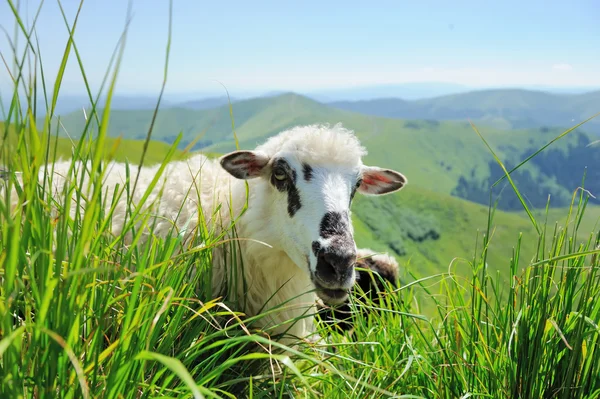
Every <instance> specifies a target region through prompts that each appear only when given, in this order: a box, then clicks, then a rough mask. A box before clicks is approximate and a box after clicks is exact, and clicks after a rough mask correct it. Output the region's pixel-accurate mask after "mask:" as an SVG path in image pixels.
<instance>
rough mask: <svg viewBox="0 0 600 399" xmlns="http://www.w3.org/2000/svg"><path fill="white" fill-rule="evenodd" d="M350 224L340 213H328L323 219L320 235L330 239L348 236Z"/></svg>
mask: <svg viewBox="0 0 600 399" xmlns="http://www.w3.org/2000/svg"><path fill="white" fill-rule="evenodd" d="M347 231H348V222H347V220H346V218H345V217H344V216H343V215H342V214H341V213H340V212H327V213H326V214H325V216H323V219H321V226H320V235H321V237H323V238H330V237H332V236H336V235H346V234H347Z"/></svg>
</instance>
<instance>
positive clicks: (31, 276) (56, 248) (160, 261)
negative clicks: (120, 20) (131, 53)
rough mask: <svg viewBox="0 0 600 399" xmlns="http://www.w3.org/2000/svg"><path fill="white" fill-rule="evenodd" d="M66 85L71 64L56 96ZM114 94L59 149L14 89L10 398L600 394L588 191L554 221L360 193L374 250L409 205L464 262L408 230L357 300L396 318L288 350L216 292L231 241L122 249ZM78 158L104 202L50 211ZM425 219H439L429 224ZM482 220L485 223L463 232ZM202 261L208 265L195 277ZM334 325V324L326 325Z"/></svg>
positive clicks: (1, 384) (1, 372) (2, 364)
mask: <svg viewBox="0 0 600 399" xmlns="http://www.w3.org/2000/svg"><path fill="white" fill-rule="evenodd" d="M10 4H12V3H10ZM15 18H16V19H18V13H17V14H16V15H15ZM70 26H71V25H70ZM21 29H22V30H23V31H24V32H23V33H27V36H29V35H28V33H29V31H28V30H26V29H25V28H24V27H23V28H21ZM30 37H31V38H32V39H31V40H32V46H31V47H29V48H26V49H25V50H24V52H25V54H15V55H14V57H15V58H16V59H17V60H22V59H25V58H26V57H25V56H26V55H28V54H29V53H30V52H34V51H35V50H34V49H36V42H35V38H34V36H30ZM69 50H71V51H72V52H69ZM75 50H76V46H75V44H74V43H73V42H70V45H69V46H67V51H66V53H65V57H67V56H71V57H75V56H77V53H76V52H75ZM117 50H118V51H117V52H116V54H122V52H121V51H120V50H121V49H120V48H118V49H117ZM73 54H75V55H73ZM167 56H168V51H167ZM167 58H168V57H167ZM11 59H12V57H11ZM119 60H120V56H116V62H117V64H115V65H113V66H112V67H111V69H110V71H109V72H110V73H108V74H107V76H108V77H107V80H106V87H107V89H106V90H107V94H108V101H110V98H111V95H112V92H113V89H114V82H115V79H116V76H117V75H116V69H115V68H116V65H118V62H119ZM19 65H20V64H19ZM23 65H26V64H25V63H23V64H22V65H20V66H17V67H16V68H15V69H16V71H15V72H17V73H13V76H20V78H18V80H17V81H15V86H18V87H26V88H28V89H30V91H29V93H38V95H41V93H40V91H41V90H42V89H40V88H39V87H38V86H37V85H36V82H34V81H31V80H28V79H29V78H28V77H30V76H32V75H31V74H29V73H26V72H28V71H27V70H26V68H25V67H24V66H23ZM37 67H38V68H40V67H41V65H37ZM42 71H43V69H42ZM19 72H23V73H22V74H20V73H19ZM81 72H82V74H84V70H83V69H82V71H81ZM15 79H16V78H15ZM60 81H61V76H60V73H59V76H58V77H57V78H56V81H55V82H56V86H55V87H56V88H57V89H56V90H55V91H53V92H52V94H51V95H49V101H48V104H50V105H49V108H51V104H52V103H53V102H55V100H56V97H57V96H58V95H59V92H58V88H59V87H60ZM30 95H31V94H30ZM32 103H34V102H33V101H32ZM98 105H100V104H98ZM102 106H103V109H104V113H103V114H101V115H98V120H99V121H100V122H99V123H98V131H97V132H93V133H94V137H95V139H94V140H88V139H85V140H81V141H78V142H76V143H75V145H76V146H75V147H74V148H68V149H67V150H65V151H63V150H59V151H57V150H53V149H52V148H51V144H52V145H54V144H56V145H57V146H58V145H59V143H60V141H54V140H51V139H48V135H49V131H50V124H48V123H39V124H36V123H35V121H36V120H37V118H36V115H35V114H34V112H33V110H31V109H29V108H28V107H27V105H26V104H24V103H17V102H16V101H13V102H12V104H11V108H10V110H9V111H8V114H10V115H11V116H10V118H9V120H8V121H7V122H6V124H4V125H3V126H1V127H0V128H1V129H2V130H0V135H1V136H2V137H4V139H3V141H2V144H1V145H0V151H1V154H2V158H3V160H4V161H5V164H6V165H8V166H9V168H10V169H11V170H18V171H20V172H21V173H22V174H21V175H20V177H21V178H22V181H23V185H22V187H21V190H20V194H19V206H18V207H17V208H15V209H13V208H11V207H9V206H8V202H7V198H6V196H5V194H6V192H4V194H3V195H2V196H0V397H2V398H4V397H7V398H21V397H23V398H57V397H60V398H79V397H84V398H87V397H94V398H96V397H98V398H159V397H160V398H175V397H177V398H201V397H224V398H226V397H250V398H281V397H324V398H348V397H351V398H355V397H356V398H382V397H397V398H398V397H400V398H401V397H406V398H415V397H417V398H468V397H487V398H575V399H578V398H599V397H600V354H599V350H600V343H599V338H600V329H599V327H598V325H599V324H600V301H598V300H597V298H598V296H599V294H600V281H599V268H600V260H599V257H598V254H599V253H600V247H599V246H600V235H599V233H600V232H599V231H598V228H597V226H595V227H594V226H592V225H589V224H585V225H584V223H589V222H588V221H589V220H590V218H589V216H588V213H587V212H588V211H591V213H592V215H593V217H595V218H597V215H598V214H597V209H587V208H586V207H585V204H586V202H585V201H586V198H585V197H584V196H580V197H576V198H575V201H574V206H573V207H572V208H569V209H567V210H561V211H562V214H558V213H553V214H552V215H551V217H549V218H548V220H549V223H545V222H544V218H545V216H544V215H540V214H539V213H538V212H535V213H534V215H533V216H534V217H535V218H536V221H537V226H538V228H539V232H538V231H537V230H536V229H534V228H533V224H526V221H527V219H526V218H523V217H522V216H520V215H518V214H505V213H501V212H496V213H494V212H492V210H490V209H487V208H485V207H481V206H476V207H473V206H471V205H469V204H468V203H467V202H465V201H461V200H458V199H453V198H451V197H447V198H444V201H443V202H444V203H440V202H438V201H439V200H438V199H437V198H439V197H437V196H436V195H434V194H432V192H431V191H427V190H424V189H422V188H421V189H420V188H418V187H416V188H414V189H410V188H408V187H407V189H406V192H405V193H404V197H402V196H401V195H399V196H398V197H397V198H396V197H394V198H392V197H390V199H388V200H386V201H384V202H383V203H381V204H380V207H379V208H377V209H373V208H369V205H368V204H369V201H368V200H367V199H363V200H362V201H361V200H359V201H358V202H357V205H358V207H357V210H356V212H355V218H356V225H357V236H358V237H359V239H360V240H361V242H363V243H364V244H365V245H366V244H367V243H368V244H369V245H372V246H377V245H383V244H381V240H382V235H381V234H383V233H385V231H383V232H381V231H377V230H374V229H372V228H370V227H367V224H368V223H369V222H372V220H369V217H368V216H369V211H370V210H373V211H374V213H373V215H374V216H373V217H374V218H375V219H374V220H375V221H377V220H378V219H379V218H382V217H385V216H386V215H389V214H386V213H385V212H387V211H391V212H398V213H397V214H396V213H392V215H393V216H394V217H398V218H400V217H402V218H407V219H408V220H409V221H411V223H408V224H403V223H404V222H403V221H402V220H398V225H399V229H400V231H402V232H403V234H408V233H410V234H412V235H416V236H419V235H423V234H425V233H427V231H423V230H420V229H418V227H419V226H422V225H424V226H427V228H429V229H431V230H434V231H439V232H441V234H442V235H441V236H440V238H439V240H437V242H433V241H432V242H428V241H427V240H425V241H423V243H425V244H424V245H431V246H430V247H429V248H431V249H433V248H434V246H435V247H436V248H437V247H438V246H441V247H442V248H443V251H442V252H440V253H439V254H436V255H435V256H438V257H439V259H438V261H439V262H448V266H449V267H448V268H447V270H445V271H444V272H443V273H440V272H438V273H435V275H429V272H428V269H426V268H424V267H423V268H421V267H420V263H421V260H422V259H424V258H426V257H427V256H430V255H428V251H427V250H426V249H427V247H423V249H420V248H419V249H418V250H415V247H411V245H412V244H411V243H410V242H408V243H405V244H406V250H407V254H410V255H409V257H411V255H412V257H411V260H410V263H409V265H410V267H411V268H412V267H414V269H410V270H408V272H410V273H411V274H413V275H414V277H413V278H408V277H407V276H404V281H403V282H402V284H401V286H399V287H396V288H395V289H394V290H390V292H389V293H388V294H387V295H385V296H384V297H383V298H382V300H381V301H377V302H376V303H366V304H363V303H361V301H360V299H359V298H356V299H355V302H353V306H355V307H358V306H370V307H376V308H379V309H381V310H382V312H381V313H380V314H378V313H372V314H371V315H370V316H369V317H364V316H362V315H360V313H358V314H357V316H356V320H355V325H356V330H355V334H354V335H353V336H347V335H341V334H338V333H336V332H331V334H330V335H329V336H328V338H327V340H326V342H325V343H323V344H313V345H310V344H304V343H300V344H299V346H298V348H297V349H296V350H291V349H290V350H289V351H287V352H281V351H276V349H284V348H280V347H279V346H278V345H277V344H276V343H275V342H271V341H270V340H269V339H268V336H267V334H266V332H264V331H259V330H256V329H255V328H254V327H253V326H252V320H247V319H246V320H244V319H242V318H240V315H238V314H236V313H235V312H232V311H231V310H229V309H228V308H227V306H226V305H227V304H228V302H227V298H223V299H213V298H210V297H209V296H207V295H206V294H205V293H206V292H208V291H209V290H208V288H209V287H208V286H207V285H208V283H207V279H206V278H204V277H205V274H204V273H207V272H208V271H209V270H210V265H211V257H210V253H209V251H208V250H207V248H208V247H210V245H213V244H216V241H217V240H218V237H214V236H212V235H211V234H210V233H208V232H207V231H206V230H204V229H202V228H201V229H200V230H199V235H200V236H199V237H198V239H199V240H201V241H203V242H204V244H205V247H204V249H202V248H201V249H200V250H196V251H189V250H188V249H186V248H181V249H182V250H183V251H184V252H183V253H182V254H181V255H179V256H175V257H174V256H173V253H174V251H175V249H177V248H179V245H180V241H179V240H180V237H178V236H176V235H174V236H171V237H169V238H168V239H166V240H158V239H156V238H152V239H150V240H149V242H148V243H147V244H145V245H134V246H132V247H131V249H130V250H123V249H120V245H119V244H120V243H122V239H123V235H124V234H125V233H126V232H127V231H130V232H132V233H133V234H134V235H135V234H136V231H134V230H133V229H132V228H130V229H127V230H125V231H124V232H123V233H122V234H121V235H120V236H118V237H111V236H110V235H109V234H107V231H108V229H109V227H110V214H107V213H105V212H104V211H103V209H104V208H103V206H102V201H103V193H102V190H101V187H100V185H99V184H97V183H98V182H99V181H100V180H101V179H102V175H103V173H104V172H103V170H102V168H99V167H100V166H101V165H102V160H108V159H113V158H115V157H116V156H117V155H116V154H117V153H118V152H115V151H113V146H112V143H111V141H110V139H109V138H108V137H107V127H108V126H107V122H108V120H109V116H110V115H109V111H110V104H102ZM233 113H234V116H235V108H234V109H233ZM92 117H93V118H95V116H94V115H92ZM84 130H85V129H84ZM84 133H85V134H84V135H83V137H87V136H86V135H88V134H91V133H92V132H91V131H86V132H84ZM149 133H150V132H148V135H147V136H146V137H147V141H145V142H140V145H139V146H137V148H139V147H141V150H140V151H141V153H135V154H131V156H129V155H130V154H129V152H128V151H130V150H128V151H126V152H124V153H123V155H124V156H126V158H127V159H129V161H130V162H131V163H132V164H133V163H134V162H135V160H136V159H144V163H145V162H147V161H149V160H151V159H152V158H151V157H152V156H153V155H152V154H151V153H150V152H151V151H152V148H153V147H152V145H151V144H150V142H151V138H152V135H151V134H149ZM11 135H12V137H15V138H16V137H20V139H9V136H11ZM483 135H484V137H485V138H486V139H488V137H487V135H486V133H485V132H484V133H483ZM472 136H473V137H475V138H476V137H477V136H476V134H475V132H472ZM469 140H471V139H470V138H469ZM489 141H490V142H492V143H493V140H492V139H490V140H489ZM449 142H450V140H449ZM146 144H147V146H146ZM366 144H367V146H369V143H368V141H367V143H366ZM382 144H383V142H382ZM492 146H493V145H492ZM157 148H163V149H164V153H162V154H160V156H158V154H156V156H157V158H156V161H160V163H163V164H164V163H165V162H168V161H169V160H171V159H173V158H174V157H176V156H179V155H178V153H177V151H176V150H175V148H174V147H170V148H164V147H157ZM61 153H67V154H69V153H73V154H74V159H83V160H86V159H87V160H90V161H91V162H93V163H94V165H95V166H96V167H95V168H94V173H93V181H94V182H95V184H93V185H92V186H90V187H76V186H77V182H73V183H72V185H73V186H71V187H69V188H70V189H72V190H71V191H69V190H67V191H66V192H64V193H63V196H64V198H67V197H69V198H70V197H71V196H74V197H75V198H76V199H77V200H78V201H82V200H83V199H84V198H85V200H86V201H87V206H86V211H85V212H83V213H82V214H81V215H78V216H76V217H75V218H70V217H69V216H68V212H58V213H53V212H51V205H52V204H51V203H50V198H49V197H48V196H47V195H46V194H44V191H43V190H42V189H41V188H42V186H48V185H51V181H44V182H43V183H41V184H40V183H38V182H37V180H36V179H32V178H31V176H35V175H36V173H37V170H38V169H39V167H40V165H41V164H42V163H44V162H47V161H51V160H52V159H53V158H54V157H53V156H49V155H50V154H52V155H59V154H61ZM455 156H456V157H460V153H459V154H457V155H455ZM124 159H125V158H124ZM132 166H133V165H132ZM415 167H417V168H418V164H417V166H415ZM131 171H132V175H131V179H130V181H129V184H133V181H134V180H135V168H133V167H132V169H131ZM407 174H408V173H407ZM408 175H409V176H410V174H408ZM15 177H16V176H15V175H14V174H11V175H10V176H9V179H8V182H7V184H8V185H9V186H12V185H15V184H16V183H17V181H16V179H15ZM418 178H419V177H416V178H415V177H413V179H415V180H416V179H418ZM514 189H515V190H518V188H517V187H514ZM578 194H581V192H579V193H578ZM401 198H405V199H406V204H407V206H405V207H402V206H401V205H404V203H403V200H402V199H401ZM395 202H398V203H395ZM361 207H364V208H362V209H363V212H361ZM423 209H428V210H431V212H430V213H429V215H431V218H429V219H427V218H425V219H420V217H424V216H422V215H421V213H422V212H421V213H419V211H422V210H423ZM59 210H60V207H59ZM378 212H380V213H378ZM381 212H383V213H381ZM552 212H559V211H558V210H557V211H555V210H552ZM142 216H143V215H142V214H140V215H139V217H142ZM388 217H389V216H388ZM419 220H421V221H422V222H423V223H424V224H419V223H414V222H415V221H419ZM552 220H559V224H558V225H556V226H555V225H554V223H553V222H552ZM524 221H525V222H524ZM561 221H562V222H561ZM565 221H569V222H570V223H566V222H565ZM472 225H475V226H477V227H480V230H481V231H480V232H479V233H478V232H477V231H476V229H473V230H472V231H463V230H465V229H467V228H469V229H471V228H472ZM562 226H568V228H567V229H565V228H563V227H562ZM590 226H591V227H590ZM200 227H203V226H200ZM494 228H495V231H494ZM590 229H593V230H590ZM518 232H522V235H519V234H518ZM483 233H485V234H483ZM502 235H505V237H504V238H502V240H501V241H502V242H503V244H502V245H498V244H497V243H496V242H495V240H496V239H497V238H498V237H502ZM511 238H512V240H513V241H512V244H507V242H508V240H509V239H511ZM453 240H461V241H462V240H464V241H467V240H468V241H470V243H462V242H461V244H460V245H461V246H463V247H461V250H460V251H458V253H456V254H455V255H453V254H452V253H451V251H452V248H453V245H452V241H453ZM488 244H489V245H488ZM385 245H386V246H387V244H385ZM398 245H399V244H398ZM469 248H471V249H472V250H471V251H470V250H469ZM508 251H510V252H511V253H510V256H507V254H506V252H508ZM415 252H416V253H415ZM453 256H455V257H459V258H464V259H465V261H462V262H460V264H461V265H462V266H460V267H459V266H458V265H456V267H454V266H452V267H450V263H449V258H450V257H453ZM450 261H451V259H450ZM192 267H197V268H198V270H199V271H200V273H198V274H196V275H195V276H194V277H188V275H187V272H189V271H190V270H191V268H192ZM496 270H497V272H496ZM390 288H392V287H390ZM421 300H426V301H428V302H429V303H433V305H432V306H433V307H432V309H433V310H434V311H435V312H434V314H433V315H427V316H426V315H424V314H423V312H421V310H420V306H418V304H417V303H415V301H421ZM325 328H326V327H325V326H322V325H321V326H320V330H321V332H322V333H324V335H325V333H326V331H325Z"/></svg>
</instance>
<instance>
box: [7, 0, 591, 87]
mask: <svg viewBox="0 0 600 399" xmlns="http://www.w3.org/2000/svg"><path fill="white" fill-rule="evenodd" d="M12 1H13V2H15V3H17V0H12ZM38 4H39V0H21V14H22V15H23V16H24V17H25V20H26V21H31V20H32V18H33V15H34V12H35V9H36V7H37V6H38ZM62 4H63V7H64V8H65V11H66V13H67V17H68V19H69V21H70V22H71V23H72V21H73V18H74V16H75V12H76V9H77V7H78V5H79V1H78V0H62ZM127 4H128V3H127V0H86V1H85V2H84V4H83V8H82V12H81V16H80V20H79V22H78V26H77V29H76V33H75V40H76V43H77V45H78V48H79V51H80V53H81V56H82V58H83V62H84V67H85V69H86V73H87V74H88V78H89V80H90V81H91V82H92V84H93V87H94V88H97V87H98V85H99V83H100V81H101V79H102V77H103V76H104V73H105V71H106V68H107V66H108V62H109V60H110V56H111V53H112V51H113V50H114V47H115V46H116V44H117V41H118V38H119V36H120V34H121V32H122V30H123V27H124V23H125V17H126V10H127ZM173 7H174V8H173V25H174V26H173V36H172V40H173V42H172V48H171V59H170V64H169V75H168V86H167V87H168V90H169V91H170V92H215V91H216V92H218V91H220V90H222V89H221V86H220V85H219V84H218V83H217V82H216V81H220V82H222V83H223V84H225V85H226V86H227V87H228V88H230V89H232V90H264V91H269V90H319V89H324V88H334V87H348V86H361V85H374V84H389V83H405V82H431V81H435V82H452V83H460V84H465V85H469V86H474V87H489V86H494V87H498V86H520V85H551V86H596V87H597V86H600V73H598V72H599V71H600V22H598V21H600V2H598V1H597V0H581V1H578V0H573V1H571V0H569V1H567V0H563V1H537V0H535V1H534V0H529V1H526V2H521V1H514V0H509V1H502V2H491V1H481V0H477V1H471V0H469V1H466V0H465V1H460V0H455V1H441V0H440V1H421V2H416V1H377V2H365V1H360V2H359V1H348V0H346V1H327V2H325V1H323V2H321V1H312V0H309V1H302V2H283V1H233V0H228V1H226V2H225V1H224V2H221V3H218V2H216V1H211V2H207V1H200V0H174V6H173ZM132 9H133V20H132V23H131V25H130V28H129V34H128V37H127V43H126V48H125V56H124V59H123V63H122V67H121V71H120V74H119V82H118V87H119V91H120V92H127V93H138V94H145V93H152V94H154V93H157V92H158V90H159V88H160V84H161V81H162V75H163V68H164V61H165V48H166V41H167V27H168V9H169V1H168V0H134V1H133V2H132ZM0 25H1V26H2V27H3V28H4V29H6V30H7V31H8V32H9V34H10V35H11V36H12V35H13V33H12V32H13V31H14V17H13V15H12V12H11V11H10V8H9V6H8V4H7V3H6V2H5V1H3V3H2V4H0ZM37 34H38V38H39V41H40V47H41V56H42V61H43V64H44V67H45V68H46V72H47V73H48V74H49V75H50V76H51V77H54V76H55V74H56V71H57V69H58V66H59V64H60V60H61V57H62V53H63V50H64V46H65V43H66V39H67V31H66V27H65V25H64V22H63V20H62V17H61V15H60V12H59V8H58V5H57V2H56V1H55V0H46V1H45V3H44V5H43V8H42V13H41V14H40V17H39V20H38V23H37ZM21 43H22V40H21ZM19 48H20V49H21V50H20V51H22V48H23V46H22V45H21V46H19ZM0 51H1V52H2V55H3V56H4V58H7V59H10V58H11V57H12V55H11V53H12V51H11V49H10V46H9V45H8V42H7V40H6V38H4V37H2V38H0ZM0 66H2V64H0ZM81 82H82V79H81V74H80V73H79V71H78V67H77V64H76V63H75V58H74V57H73V62H70V63H69V68H68V71H67V75H66V77H65V80H64V82H63V89H64V90H65V91H69V92H80V90H81ZM7 83H8V75H7V72H6V70H5V68H4V67H2V69H0V88H2V87H6V85H7Z"/></svg>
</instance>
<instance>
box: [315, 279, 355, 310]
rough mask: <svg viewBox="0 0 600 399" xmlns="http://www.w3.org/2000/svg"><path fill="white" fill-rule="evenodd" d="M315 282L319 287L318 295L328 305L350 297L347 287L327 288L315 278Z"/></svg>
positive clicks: (341, 301)
mask: <svg viewBox="0 0 600 399" xmlns="http://www.w3.org/2000/svg"><path fill="white" fill-rule="evenodd" d="M313 284H314V285H315V287H316V288H317V295H318V296H319V298H321V299H322V300H323V302H325V303H326V304H328V305H337V304H340V303H343V302H345V301H346V299H348V290H347V289H341V288H339V289H335V288H325V287H323V286H322V285H321V284H319V283H318V282H317V281H314V280H313Z"/></svg>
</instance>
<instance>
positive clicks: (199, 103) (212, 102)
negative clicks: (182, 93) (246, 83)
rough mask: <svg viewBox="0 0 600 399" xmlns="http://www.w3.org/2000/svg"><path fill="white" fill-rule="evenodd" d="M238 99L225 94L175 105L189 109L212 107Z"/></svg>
mask: <svg viewBox="0 0 600 399" xmlns="http://www.w3.org/2000/svg"><path fill="white" fill-rule="evenodd" d="M236 101H237V99H235V98H227V97H225V96H223V97H208V98H201V99H198V100H192V101H186V102H183V103H178V104H176V105H175V106H174V107H178V108H187V109H211V108H217V107H220V106H221V105H226V104H229V103H230V102H231V103H232V104H233V103H235V102H236ZM167 108H172V107H167Z"/></svg>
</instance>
